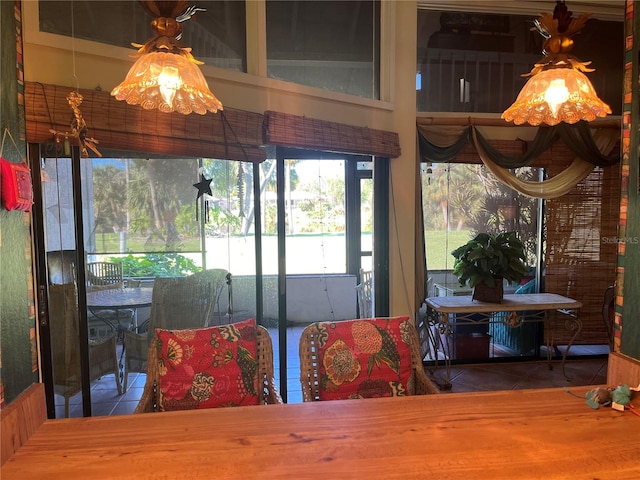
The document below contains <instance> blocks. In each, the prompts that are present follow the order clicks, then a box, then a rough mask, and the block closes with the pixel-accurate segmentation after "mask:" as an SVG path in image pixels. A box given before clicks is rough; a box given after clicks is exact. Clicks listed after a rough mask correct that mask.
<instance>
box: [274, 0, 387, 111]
mask: <svg viewBox="0 0 640 480" xmlns="http://www.w3.org/2000/svg"><path fill="white" fill-rule="evenodd" d="M379 11H380V5H379V1H375V0H368V1H364V2H356V1H305V2H288V1H273V0H267V70H268V75H269V77H271V78H277V79H280V80H285V81H288V82H294V83H300V84H303V85H310V86H313V87H319V88H324V89H326V90H332V91H336V92H343V93H347V94H350V95H357V96H360V97H365V98H376V99H377V98H379V81H378V78H379V51H380V49H379V41H380V40H379V37H380V35H379V32H380V15H379Z"/></svg>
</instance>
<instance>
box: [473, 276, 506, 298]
mask: <svg viewBox="0 0 640 480" xmlns="http://www.w3.org/2000/svg"><path fill="white" fill-rule="evenodd" d="M503 295H504V288H503V285H502V278H496V279H495V285H494V286H493V287H490V286H489V285H487V284H485V283H479V284H477V285H476V286H475V287H473V295H472V297H471V298H472V299H473V300H478V301H479V302H489V303H502V297H503Z"/></svg>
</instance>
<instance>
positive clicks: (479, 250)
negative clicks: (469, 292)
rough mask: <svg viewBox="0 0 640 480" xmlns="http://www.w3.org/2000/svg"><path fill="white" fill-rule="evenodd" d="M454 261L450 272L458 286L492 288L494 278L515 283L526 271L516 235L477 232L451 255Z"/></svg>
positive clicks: (512, 233) (523, 250)
mask: <svg viewBox="0 0 640 480" xmlns="http://www.w3.org/2000/svg"><path fill="white" fill-rule="evenodd" d="M451 255H453V256H454V258H455V262H454V264H453V273H454V275H456V276H457V277H458V280H459V282H460V285H465V284H468V285H469V286H470V287H475V286H476V285H478V284H480V283H484V284H485V285H488V286H490V287H493V286H495V285H496V279H501V278H504V279H506V280H507V281H508V282H519V281H520V280H522V277H524V275H525V274H526V273H527V272H528V267H527V266H526V265H525V263H524V260H525V259H526V254H525V249H524V245H523V243H522V242H521V241H520V239H518V237H517V236H516V232H503V233H499V234H489V233H479V234H478V235H476V236H475V237H474V238H473V239H472V240H469V241H468V242H467V243H465V244H464V245H462V246H460V247H458V248H456V249H455V250H454V251H452V252H451Z"/></svg>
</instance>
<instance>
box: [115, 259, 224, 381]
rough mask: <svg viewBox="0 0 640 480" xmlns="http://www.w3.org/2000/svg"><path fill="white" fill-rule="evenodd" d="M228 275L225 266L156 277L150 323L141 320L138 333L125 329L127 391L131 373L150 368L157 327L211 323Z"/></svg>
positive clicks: (191, 326) (199, 325) (182, 326)
mask: <svg viewBox="0 0 640 480" xmlns="http://www.w3.org/2000/svg"><path fill="white" fill-rule="evenodd" d="M228 275H229V272H227V271H226V270H222V269H211V270H203V271H201V272H197V273H194V274H193V275H189V276H186V277H171V278H165V277H157V278H156V279H155V280H154V282H153V296H152V301H151V302H152V303H151V316H150V318H149V321H148V323H147V324H142V325H141V326H140V327H139V328H138V332H137V333H136V332H133V331H129V330H125V331H124V345H125V357H124V379H123V386H124V390H125V391H126V390H127V387H128V384H129V381H128V380H129V373H131V372H139V373H145V372H146V371H147V349H148V347H149V342H150V340H151V338H152V337H153V335H154V332H155V329H156V328H162V329H166V330H177V329H185V328H202V327H206V326H208V325H209V324H210V323H211V321H212V317H213V313H214V308H215V306H216V305H218V300H219V298H220V294H221V292H222V290H223V288H224V286H225V285H226V284H227V279H228ZM230 308H231V306H230Z"/></svg>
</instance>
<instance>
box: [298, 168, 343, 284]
mask: <svg viewBox="0 0 640 480" xmlns="http://www.w3.org/2000/svg"><path fill="white" fill-rule="evenodd" d="M285 209H286V219H287V246H286V249H287V274H288V275H292V274H294V275H295V274H311V273H317V274H325V273H345V272H346V271H347V261H346V240H345V202H344V161H341V160H340V161H334V160H286V161H285Z"/></svg>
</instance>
